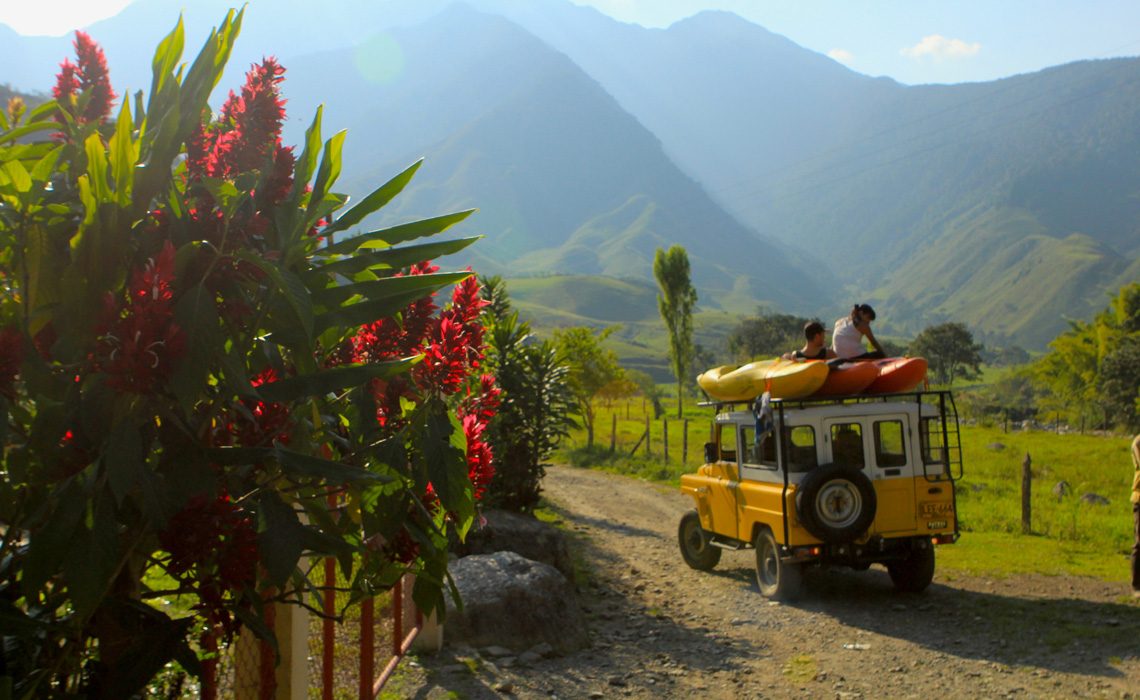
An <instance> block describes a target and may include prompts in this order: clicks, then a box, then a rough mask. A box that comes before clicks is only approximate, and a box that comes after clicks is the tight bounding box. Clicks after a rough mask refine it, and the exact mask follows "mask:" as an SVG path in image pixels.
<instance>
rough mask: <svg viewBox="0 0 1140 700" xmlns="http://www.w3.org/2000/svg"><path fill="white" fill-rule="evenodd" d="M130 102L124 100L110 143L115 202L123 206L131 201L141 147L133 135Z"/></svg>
mask: <svg viewBox="0 0 1140 700" xmlns="http://www.w3.org/2000/svg"><path fill="white" fill-rule="evenodd" d="M130 104H131V103H130V102H129V101H128V100H123V108H122V109H121V110H119V118H118V121H117V122H116V125H115V135H114V136H112V137H111V141H110V143H109V144H108V148H109V149H110V152H111V177H112V178H114V180H115V203H116V204H118V205H119V206H120V207H123V208H126V207H128V206H130V203H131V191H132V190H133V188H134V175H135V165H136V164H137V163H138V159H139V147H138V144H137V143H135V141H134V138H133V135H132V132H133V130H134V124H133V121H132V119H131V108H130Z"/></svg>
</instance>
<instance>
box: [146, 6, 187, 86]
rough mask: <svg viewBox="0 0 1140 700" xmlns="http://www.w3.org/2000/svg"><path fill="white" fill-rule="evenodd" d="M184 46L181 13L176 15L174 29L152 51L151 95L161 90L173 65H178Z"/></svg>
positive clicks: (169, 75) (172, 69)
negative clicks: (176, 20) (176, 21)
mask: <svg viewBox="0 0 1140 700" xmlns="http://www.w3.org/2000/svg"><path fill="white" fill-rule="evenodd" d="M184 46H185V35H184V28H183V25H182V15H178V23H177V24H175V25H174V29H172V30H171V31H170V33H169V34H167V35H166V37H165V38H164V39H163V40H162V41H161V42H159V44H158V48H156V49H155V51H154V58H153V59H152V60H151V62H150V66H151V73H152V76H153V77H152V78H151V83H150V94H151V95H157V94H159V93H160V92H162V89H163V87H164V86H165V85H166V81H168V80H170V79H171V78H172V75H171V74H172V73H173V71H174V67H175V66H176V65H178V61H179V60H180V59H181V58H182V49H183V48H184Z"/></svg>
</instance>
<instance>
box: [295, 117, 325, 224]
mask: <svg viewBox="0 0 1140 700" xmlns="http://www.w3.org/2000/svg"><path fill="white" fill-rule="evenodd" d="M324 109H325V106H324V105H318V106H317V113H316V114H315V115H314V116H313V122H312V123H311V124H310V125H309V128H308V129H306V130H305V148H304V150H302V151H301V155H300V157H299V158H297V164H296V165H295V166H294V167H293V191H292V192H290V194H289V201H290V202H293V203H294V204H299V203H300V202H299V201H298V200H299V199H300V196H301V194H302V193H303V192H304V191H305V186H306V185H308V184H309V178H311V177H312V176H313V170H314V169H315V168H316V167H317V155H318V154H319V153H320V149H321V114H322V113H323V112H324Z"/></svg>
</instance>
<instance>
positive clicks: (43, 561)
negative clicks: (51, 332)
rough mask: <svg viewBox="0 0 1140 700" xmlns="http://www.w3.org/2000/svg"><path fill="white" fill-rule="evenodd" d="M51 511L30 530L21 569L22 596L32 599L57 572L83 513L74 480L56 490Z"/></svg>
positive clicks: (82, 499) (84, 500) (84, 506)
mask: <svg viewBox="0 0 1140 700" xmlns="http://www.w3.org/2000/svg"><path fill="white" fill-rule="evenodd" d="M52 500H54V501H56V502H55V504H54V506H55V507H54V508H53V509H52V510H51V511H49V512H48V514H47V517H46V518H45V519H44V520H43V522H42V524H41V525H40V526H39V527H35V528H33V529H32V530H31V533H30V536H29V539H30V542H29V543H28V559H27V564H26V565H25V567H24V581H23V583H24V592H25V593H26V594H27V595H34V594H36V593H38V592H39V591H40V590H42V589H43V587H44V584H45V583H47V580H48V579H49V578H51V577H52V576H54V575H55V574H56V572H58V571H59V567H60V565H61V564H62V563H63V559H64V557H65V556H66V555H67V552H68V550H69V549H70V548H71V543H72V541H73V540H74V539H75V538H76V531H77V530H78V529H80V528H81V526H82V522H83V516H84V514H85V513H86V512H87V496H86V494H85V493H84V490H83V487H82V486H81V485H80V484H79V480H78V478H77V477H73V478H71V479H68V480H67V481H65V482H64V483H63V485H62V486H60V487H59V488H57V489H56V492H55V493H54V494H53V498H52Z"/></svg>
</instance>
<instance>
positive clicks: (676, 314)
mask: <svg viewBox="0 0 1140 700" xmlns="http://www.w3.org/2000/svg"><path fill="white" fill-rule="evenodd" d="M653 276H654V277H656V278H657V286H658V288H660V290H661V293H660V294H658V295H657V310H658V311H659V312H660V313H661V318H662V319H663V320H664V321H665V328H666V329H667V330H668V332H669V362H670V365H671V366H672V369H673V376H675V377H676V378H677V417H678V418H680V417H681V408H682V405H683V399H684V384H685V378H686V377H687V376H688V374H689V368H690V367H691V366H692V364H693V306H695V305H696V303H697V290H695V289H693V285H692V282H691V281H690V280H689V254H688V253H686V252H685V249H684V248H683V247H682V246H679V245H674V246H671V247H670V248H669V250H668V251H665V250H662V249H660V248H658V249H657V254H656V255H655V256H654V258H653Z"/></svg>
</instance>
